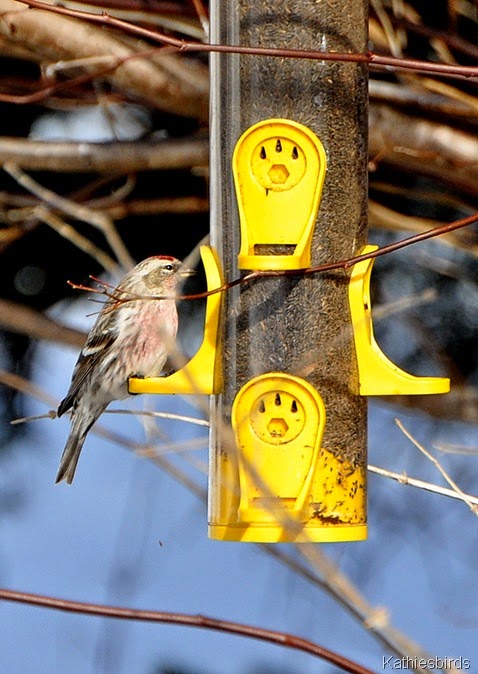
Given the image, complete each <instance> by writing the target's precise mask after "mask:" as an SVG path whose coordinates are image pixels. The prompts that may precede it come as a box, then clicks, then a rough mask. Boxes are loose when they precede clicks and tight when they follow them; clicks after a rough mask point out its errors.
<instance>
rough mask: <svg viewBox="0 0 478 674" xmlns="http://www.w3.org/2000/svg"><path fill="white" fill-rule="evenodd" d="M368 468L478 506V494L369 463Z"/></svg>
mask: <svg viewBox="0 0 478 674" xmlns="http://www.w3.org/2000/svg"><path fill="white" fill-rule="evenodd" d="M368 470H369V471H370V472H371V473H376V474H377V475H381V476H382V477H388V478H390V479H391V480H396V481H397V482H400V484H406V485H409V486H410V487H417V488H418V489H424V490H425V491H431V492H434V493H435V494H440V495H441V496H448V497H450V498H455V499H458V500H460V501H464V502H465V503H466V504H467V505H468V506H469V505H470V503H472V504H473V505H474V506H478V496H470V494H463V493H460V492H457V491H456V490H454V489H447V488H446V487H440V486H439V485H438V484H433V483H432V482H425V481H424V480H418V479H417V478H415V477H410V476H409V475H407V474H406V473H395V472H394V471H392V470H386V469H385V468H379V467H378V466H372V465H370V464H369V465H368Z"/></svg>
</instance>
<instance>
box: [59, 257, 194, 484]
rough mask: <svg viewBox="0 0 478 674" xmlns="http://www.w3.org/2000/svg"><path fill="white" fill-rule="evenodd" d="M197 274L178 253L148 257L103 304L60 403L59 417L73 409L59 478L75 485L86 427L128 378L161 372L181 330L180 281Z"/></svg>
mask: <svg viewBox="0 0 478 674" xmlns="http://www.w3.org/2000/svg"><path fill="white" fill-rule="evenodd" d="M193 273H194V272H193V271H191V270H189V269H185V268H184V267H183V266H182V263H181V262H180V261H179V260H177V259H176V258H174V257H169V256H166V255H157V256H155V257H149V258H147V259H146V260H143V261H142V262H140V263H139V264H138V265H136V267H134V268H133V269H132V270H131V271H129V272H128V273H127V274H126V275H125V276H124V277H123V278H122V280H121V281H120V283H119V285H118V286H117V288H115V290H114V291H113V292H112V295H113V296H112V297H110V298H109V299H108V300H107V301H106V302H105V305H104V307H103V309H102V310H101V312H100V314H99V315H98V318H97V319H96V322H95V324H94V325H93V327H92V329H91V331H90V333H89V335H88V338H87V340H86V344H85V346H84V347H83V349H82V351H81V353H80V355H79V357H78V360H77V362H76V365H75V368H74V370H73V376H72V379H71V384H70V388H69V390H68V393H67V394H66V397H65V398H64V400H62V402H61V403H60V405H59V407H58V416H59V417H61V415H62V414H64V413H65V412H67V411H68V410H69V409H71V425H70V433H69V436H68V439H67V442H66V446H65V449H64V450H63V454H62V457H61V461H60V467H59V469H58V473H57V476H56V480H55V482H57V483H58V482H61V481H62V480H66V482H67V483H68V484H71V483H72V481H73V478H74V476H75V470H76V465H77V463H78V459H79V456H80V452H81V449H82V447H83V443H84V442H85V439H86V436H87V433H88V431H89V430H90V428H91V427H92V426H93V424H94V423H95V421H96V420H97V419H98V417H99V416H100V414H102V413H103V412H104V410H105V409H106V408H107V407H108V405H109V404H110V402H112V401H113V400H122V399H124V398H126V397H127V396H128V379H129V377H132V376H135V377H151V376H157V375H159V374H160V372H161V370H162V368H163V366H164V363H165V362H166V358H167V356H168V354H169V352H170V351H171V348H172V347H173V345H174V341H175V338H176V333H177V329H178V314H177V310H176V302H175V299H174V294H175V292H176V289H177V287H178V284H179V283H180V281H181V279H182V278H184V277H185V276H190V275H191V274H193ZM155 296H156V297H157V296H165V297H167V298H168V299H158V300H156V299H152V297H155ZM134 298H137V299H134ZM169 298H171V299H169Z"/></svg>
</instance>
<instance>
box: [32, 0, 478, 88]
mask: <svg viewBox="0 0 478 674" xmlns="http://www.w3.org/2000/svg"><path fill="white" fill-rule="evenodd" d="M19 2H22V3H23V4H26V5H28V6H29V7H36V8H38V9H44V10H49V11H51V12H55V13H57V14H63V15H65V16H71V17H75V18H77V19H84V20H86V21H90V22H93V23H100V24H102V25H107V26H113V27H115V28H120V29H122V30H124V31H126V32H128V33H131V34H134V35H140V36H141V37H144V38H147V39H149V40H154V41H155V42H161V43H162V44H167V45H170V46H171V47H175V48H176V49H177V50H178V51H179V52H220V53H225V54H252V55H255V56H272V57H277V58H300V59H311V60H316V61H341V62H344V63H367V64H369V65H374V66H379V67H381V68H385V69H389V68H394V69H397V70H412V71H419V72H433V73H437V74H440V75H443V76H448V77H459V78H471V77H478V67H476V66H462V65H453V64H448V63H435V62H431V61H420V60H418V59H411V58H396V57H393V56H383V55H380V54H375V53H373V52H367V53H358V54H351V53H338V52H321V51H318V50H317V51H316V50H308V49H283V48H280V49H279V48H272V47H271V48H268V47H245V46H240V45H222V44H221V45H219V44H204V43H200V42H190V41H186V40H181V39H178V38H175V37H172V36H170V35H165V34H163V33H159V32H158V31H154V30H149V29H147V28H144V27H142V26H135V25H133V24H131V23H129V22H128V21H123V20H121V19H116V18H114V17H112V16H110V15H108V14H106V13H103V14H102V15H101V16H99V15H96V14H91V13H89V12H82V11H78V10H74V9H67V8H65V7H56V6H55V7H53V6H51V5H48V4H46V3H44V2H39V1H38V0H19Z"/></svg>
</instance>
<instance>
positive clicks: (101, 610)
mask: <svg viewBox="0 0 478 674" xmlns="http://www.w3.org/2000/svg"><path fill="white" fill-rule="evenodd" d="M0 599H3V600H5V601H12V602H18V603H22V604H29V605H30V606H41V607H43V608H51V609H56V610H58V611H67V612H69V613H80V614H83V615H95V616H103V617H106V618H116V619H118V620H139V621H144V622H157V623H166V624H170V625H181V626H183V627H199V628H201V629H209V630H216V631H219V632H225V633H227V634H236V635H238V636H243V637H249V638H251V639H259V640H260V641H267V642H269V643H274V644H278V645H280V646H285V647H286V648H292V649H295V650H299V651H303V652H304V653H309V654H310V655H313V656H315V657H318V658H322V659H323V660H326V661H327V662H330V663H332V664H334V665H335V666H337V667H340V668H341V669H343V670H344V671H345V672H351V673H352V674H373V672H372V671H371V670H370V669H367V668H366V667H363V666H362V665H359V664H358V663H356V662H353V661H352V660H349V659H348V658H345V657H344V656H342V655H340V654H339V653H335V652H334V651H331V650H329V649H328V648H325V647H324V646H320V645H319V644H316V643H314V642H312V641H309V640H308V639H304V638H302V637H298V636H295V635H293V634H287V633H285V632H278V631H276V630H268V629H265V628H263V627H255V626H253V625H247V624H245V623H237V622H232V621H230V620H218V619H216V618H210V617H208V616H203V615H190V614H187V613H172V612H170V611H148V610H141V609H134V608H124V607H121V606H105V605H101V604H92V603H86V602H79V601H71V600H69V599H60V598H58V597H48V596H45V595H39V594H33V593H30V592H17V591H15V590H7V589H4V588H0Z"/></svg>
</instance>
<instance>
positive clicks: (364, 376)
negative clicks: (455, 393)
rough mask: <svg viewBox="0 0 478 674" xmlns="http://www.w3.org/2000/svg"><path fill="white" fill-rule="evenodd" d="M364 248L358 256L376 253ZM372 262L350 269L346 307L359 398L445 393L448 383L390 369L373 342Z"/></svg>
mask: <svg viewBox="0 0 478 674" xmlns="http://www.w3.org/2000/svg"><path fill="white" fill-rule="evenodd" d="M377 248H378V246H365V248H364V249H363V250H362V251H361V253H362V254H364V253H370V252H372V251H374V250H377ZM373 263H374V259H373V258H371V259H369V260H363V261H362V262H358V263H357V264H356V265H354V267H353V270H352V274H351V277H350V284H349V304H350V313H351V318H352V326H353V333H354V340H355V351H356V354H357V363H358V370H359V382H360V391H359V392H360V395H363V396H369V395H414V394H415V395H424V394H431V393H448V391H449V390H450V380H449V379H446V378H443V377H416V376H414V375H412V374H409V373H408V372H404V371H403V370H401V369H400V368H399V367H397V366H396V365H394V363H392V361H391V360H389V358H387V356H386V355H385V354H384V353H383V352H382V351H381V349H380V347H379V346H378V344H377V342H376V341H375V337H374V333H373V324H372V311H371V303H370V277H371V274H372V267H373Z"/></svg>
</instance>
